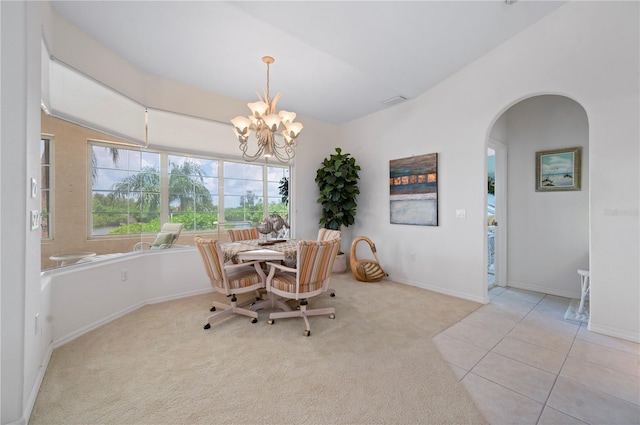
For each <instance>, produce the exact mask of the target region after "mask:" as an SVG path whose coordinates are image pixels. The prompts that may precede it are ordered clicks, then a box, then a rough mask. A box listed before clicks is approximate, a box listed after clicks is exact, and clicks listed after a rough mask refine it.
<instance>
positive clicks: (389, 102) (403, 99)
mask: <svg viewBox="0 0 640 425" xmlns="http://www.w3.org/2000/svg"><path fill="white" fill-rule="evenodd" d="M406 100H407V98H406V97H404V96H395V97H392V98H391V99H387V100H385V101H383V102H382V103H384V104H385V105H387V106H392V105H397V104H398V103H402V102H406Z"/></svg>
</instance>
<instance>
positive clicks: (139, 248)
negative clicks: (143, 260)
mask: <svg viewBox="0 0 640 425" xmlns="http://www.w3.org/2000/svg"><path fill="white" fill-rule="evenodd" d="M145 248H146V249H150V248H151V244H150V243H149V242H138V243H137V244H135V245H134V246H133V250H134V251H142V250H143V249H145Z"/></svg>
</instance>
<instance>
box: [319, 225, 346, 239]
mask: <svg viewBox="0 0 640 425" xmlns="http://www.w3.org/2000/svg"><path fill="white" fill-rule="evenodd" d="M340 237H341V233H340V230H331V229H325V228H321V229H320V230H318V240H319V241H328V240H331V239H335V238H340Z"/></svg>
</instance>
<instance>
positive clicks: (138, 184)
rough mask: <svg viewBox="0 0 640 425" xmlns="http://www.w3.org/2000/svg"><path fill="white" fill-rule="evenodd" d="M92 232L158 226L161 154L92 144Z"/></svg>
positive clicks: (152, 230)
mask: <svg viewBox="0 0 640 425" xmlns="http://www.w3.org/2000/svg"><path fill="white" fill-rule="evenodd" d="M91 152H92V158H91V162H92V164H93V168H92V207H91V211H92V213H91V227H92V235H94V236H99V235H114V234H140V233H155V232H157V231H158V230H159V229H160V154H159V153H158V152H150V151H145V152H141V151H140V150H138V149H124V148H121V147H117V148H116V147H106V146H102V145H98V144H92V145H91Z"/></svg>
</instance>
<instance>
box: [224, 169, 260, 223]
mask: <svg viewBox="0 0 640 425" xmlns="http://www.w3.org/2000/svg"><path fill="white" fill-rule="evenodd" d="M263 174H264V166H262V165H260V164H247V163H241V162H225V163H224V220H225V221H226V222H227V223H228V222H249V223H252V224H257V223H259V222H260V221H261V220H262V219H263V218H264V216H265V213H264V183H263V182H264V175H263Z"/></svg>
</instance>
